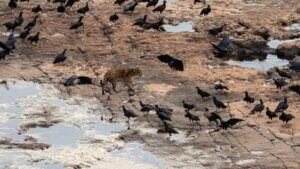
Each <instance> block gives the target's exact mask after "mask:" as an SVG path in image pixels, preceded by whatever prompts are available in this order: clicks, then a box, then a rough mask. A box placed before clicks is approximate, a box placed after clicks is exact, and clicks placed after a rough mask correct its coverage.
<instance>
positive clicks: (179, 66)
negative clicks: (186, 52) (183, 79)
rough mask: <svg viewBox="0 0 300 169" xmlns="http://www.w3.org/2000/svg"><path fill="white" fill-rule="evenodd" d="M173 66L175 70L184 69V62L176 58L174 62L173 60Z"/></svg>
mask: <svg viewBox="0 0 300 169" xmlns="http://www.w3.org/2000/svg"><path fill="white" fill-rule="evenodd" d="M171 68H172V69H174V70H179V71H183V70H184V67H183V62H182V61H181V60H179V59H175V60H174V62H171Z"/></svg>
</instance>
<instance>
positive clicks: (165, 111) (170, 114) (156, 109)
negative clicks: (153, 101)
mask: <svg viewBox="0 0 300 169" xmlns="http://www.w3.org/2000/svg"><path fill="white" fill-rule="evenodd" d="M155 111H156V112H164V113H165V114H167V115H168V116H172V112H173V109H169V108H164V107H159V106H158V105H155Z"/></svg>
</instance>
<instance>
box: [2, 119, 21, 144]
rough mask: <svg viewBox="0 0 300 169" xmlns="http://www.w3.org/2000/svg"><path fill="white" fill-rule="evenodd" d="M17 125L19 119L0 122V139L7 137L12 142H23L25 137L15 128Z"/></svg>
mask: <svg viewBox="0 0 300 169" xmlns="http://www.w3.org/2000/svg"><path fill="white" fill-rule="evenodd" d="M18 127H19V120H17V119H10V120H7V121H6V122H4V123H0V139H1V140H4V139H9V140H11V141H13V142H17V143H20V142H24V139H25V137H24V136H23V135H21V134H19V132H18V130H17V128H18Z"/></svg>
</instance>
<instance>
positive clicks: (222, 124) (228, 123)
mask: <svg viewBox="0 0 300 169" xmlns="http://www.w3.org/2000/svg"><path fill="white" fill-rule="evenodd" d="M220 121H221V122H220V127H221V128H222V129H224V130H227V128H229V127H232V126H234V125H235V124H237V123H239V122H242V121H244V120H243V119H239V118H231V119H229V120H227V121H223V120H222V119H221V120H220Z"/></svg>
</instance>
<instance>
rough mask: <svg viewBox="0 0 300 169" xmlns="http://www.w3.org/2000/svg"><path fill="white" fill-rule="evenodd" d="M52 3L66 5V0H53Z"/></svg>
mask: <svg viewBox="0 0 300 169" xmlns="http://www.w3.org/2000/svg"><path fill="white" fill-rule="evenodd" d="M52 3H63V4H64V3H66V0H53V1H52Z"/></svg>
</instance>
